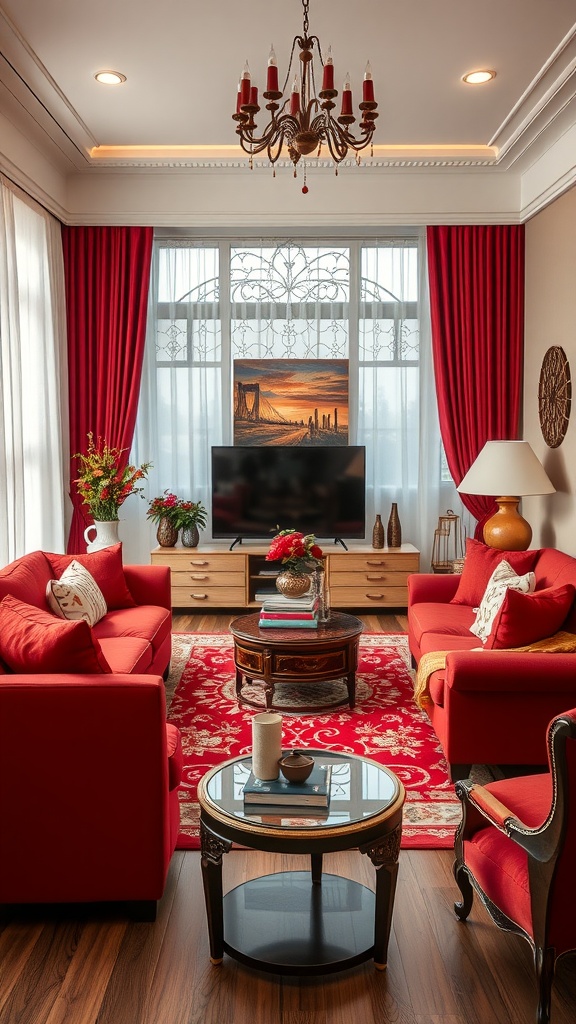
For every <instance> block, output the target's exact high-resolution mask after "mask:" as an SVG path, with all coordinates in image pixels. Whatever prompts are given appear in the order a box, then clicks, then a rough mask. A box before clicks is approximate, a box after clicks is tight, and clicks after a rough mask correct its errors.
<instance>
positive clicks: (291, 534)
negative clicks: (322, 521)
mask: <svg viewBox="0 0 576 1024" xmlns="http://www.w3.org/2000/svg"><path fill="white" fill-rule="evenodd" d="M266 561H267V562H282V564H283V565H286V566H287V567H288V568H289V569H293V570H294V572H310V569H313V568H314V567H315V566H316V565H322V548H320V547H319V546H318V544H317V543H316V538H315V536H314V534H313V533H307V534H304V533H298V531H297V530H281V531H280V533H278V534H277V535H276V536H275V537H274V540H273V541H272V543H271V545H270V548H269V550H268V554H267V555H266Z"/></svg>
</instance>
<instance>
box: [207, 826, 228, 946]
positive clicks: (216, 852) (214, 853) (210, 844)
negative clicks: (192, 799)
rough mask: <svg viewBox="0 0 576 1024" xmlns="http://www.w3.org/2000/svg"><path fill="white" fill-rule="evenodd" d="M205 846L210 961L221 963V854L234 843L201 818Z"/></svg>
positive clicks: (222, 924)
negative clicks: (219, 834)
mask: <svg viewBox="0 0 576 1024" xmlns="http://www.w3.org/2000/svg"><path fill="white" fill-rule="evenodd" d="M200 844H201V849H202V860H201V864H202V882H203V884H204V899H205V901H206V917H207V920H208V937H209V940H210V962H211V963H213V964H221V963H222V959H223V957H224V909H223V905H222V899H223V896H222V855H223V854H224V853H228V851H229V849H230V847H231V846H232V843H231V842H230V841H229V840H228V839H222V838H221V836H218V835H216V833H215V832H212V831H211V830H210V829H209V828H208V826H207V825H205V824H204V822H203V821H200Z"/></svg>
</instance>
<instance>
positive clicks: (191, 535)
mask: <svg viewBox="0 0 576 1024" xmlns="http://www.w3.org/2000/svg"><path fill="white" fill-rule="evenodd" d="M199 541H200V534H199V532H198V527H197V526H196V523H194V525H193V526H183V527H182V544H183V546H184V547H185V548H197V547H198V543H199Z"/></svg>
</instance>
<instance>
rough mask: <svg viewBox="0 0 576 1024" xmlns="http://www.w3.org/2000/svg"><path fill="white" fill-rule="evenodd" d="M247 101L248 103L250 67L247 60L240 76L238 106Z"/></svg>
mask: <svg viewBox="0 0 576 1024" xmlns="http://www.w3.org/2000/svg"><path fill="white" fill-rule="evenodd" d="M247 103H250V68H249V67H248V61H246V63H245V65H244V70H243V72H242V75H241V77H240V106H241V107H243V106H244V105H245V104H247Z"/></svg>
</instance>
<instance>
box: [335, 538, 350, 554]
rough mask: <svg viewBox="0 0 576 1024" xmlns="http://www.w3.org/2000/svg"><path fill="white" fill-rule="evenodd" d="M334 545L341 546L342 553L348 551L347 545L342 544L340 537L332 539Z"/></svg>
mask: <svg viewBox="0 0 576 1024" xmlns="http://www.w3.org/2000/svg"><path fill="white" fill-rule="evenodd" d="M334 543H335V544H341V545H342V547H343V548H344V551H348V545H347V544H345V543H344V541H343V540H342V537H334Z"/></svg>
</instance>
